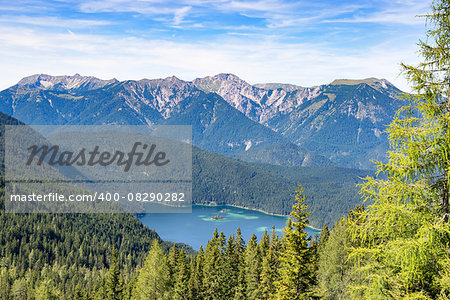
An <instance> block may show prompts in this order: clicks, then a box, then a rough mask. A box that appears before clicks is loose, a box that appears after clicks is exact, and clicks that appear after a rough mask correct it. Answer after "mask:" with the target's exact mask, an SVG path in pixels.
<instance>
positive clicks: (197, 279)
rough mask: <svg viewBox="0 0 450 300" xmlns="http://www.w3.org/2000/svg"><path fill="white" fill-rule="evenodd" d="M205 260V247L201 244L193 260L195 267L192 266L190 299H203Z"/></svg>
mask: <svg viewBox="0 0 450 300" xmlns="http://www.w3.org/2000/svg"><path fill="white" fill-rule="evenodd" d="M204 261H205V260H204V252H203V247H202V246H200V249H199V250H198V254H197V257H196V258H195V260H193V267H191V277H190V279H189V299H192V300H199V299H203V267H204Z"/></svg>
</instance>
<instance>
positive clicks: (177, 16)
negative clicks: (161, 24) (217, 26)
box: [173, 6, 192, 25]
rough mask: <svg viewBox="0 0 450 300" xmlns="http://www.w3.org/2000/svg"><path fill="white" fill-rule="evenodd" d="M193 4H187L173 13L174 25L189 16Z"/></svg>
mask: <svg viewBox="0 0 450 300" xmlns="http://www.w3.org/2000/svg"><path fill="white" fill-rule="evenodd" d="M191 8H192V6H185V7H182V8H179V9H176V10H175V13H174V14H173V23H174V25H180V24H181V23H182V22H183V19H184V18H185V17H186V16H187V14H188V12H189V11H190V10H191Z"/></svg>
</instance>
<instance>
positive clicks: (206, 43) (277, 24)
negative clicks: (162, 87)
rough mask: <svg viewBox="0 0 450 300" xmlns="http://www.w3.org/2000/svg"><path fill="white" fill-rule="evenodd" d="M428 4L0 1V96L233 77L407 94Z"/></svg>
mask: <svg viewBox="0 0 450 300" xmlns="http://www.w3.org/2000/svg"><path fill="white" fill-rule="evenodd" d="M430 4H431V2H430V1H426V0H425V1H424V0H386V1H385V0H381V1H369V0H360V1H341V0H334V1H331V0H326V1H320V0H316V1H310V0H308V1H306V0H304V1H302V0H299V1H290V0H289V1H287V0H286V1H272V0H255V1H247V0H242V1H228V0H182V1H163V0H134V1H129V0H98V1H84V0H80V1H71V0H62V1H39V0H25V1H21V0H18V1H4V0H0V45H1V47H0V67H1V70H2V72H1V74H0V89H4V88H7V87H9V86H11V85H13V84H15V83H16V82H17V81H18V80H20V79H21V78H22V77H25V76H28V75H31V74H36V73H47V74H51V75H63V74H75V73H79V74H81V75H91V76H97V77H99V78H103V79H110V78H113V77H115V78H117V79H119V80H125V79H141V78H150V79H151V78H164V77H168V76H171V75H175V76H177V77H179V78H181V79H184V80H192V79H194V78H196V77H203V76H208V75H215V74H218V73H233V74H236V75H237V76H239V77H241V78H242V79H244V80H246V81H248V82H249V83H262V82H283V83H293V84H297V85H301V86H313V85H319V84H324V83H328V82H331V81H332V80H334V79H337V78H367V77H379V78H386V79H388V80H389V81H391V82H393V83H394V84H396V85H397V86H399V87H400V88H402V89H404V90H408V87H407V83H406V81H405V80H404V79H403V77H402V76H399V71H400V68H399V64H400V62H406V63H411V64H414V63H417V62H418V61H419V58H418V57H417V49H418V48H417V46H416V43H417V42H418V40H419V38H423V37H424V32H425V20H424V19H423V18H417V17H416V15H420V14H424V13H426V12H428V11H429V6H430Z"/></svg>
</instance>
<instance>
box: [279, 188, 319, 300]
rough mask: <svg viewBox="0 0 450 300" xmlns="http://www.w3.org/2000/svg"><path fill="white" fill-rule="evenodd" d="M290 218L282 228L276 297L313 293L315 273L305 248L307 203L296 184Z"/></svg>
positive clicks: (291, 298) (308, 295) (293, 298)
mask: <svg viewBox="0 0 450 300" xmlns="http://www.w3.org/2000/svg"><path fill="white" fill-rule="evenodd" d="M295 201H296V202H295V203H294V205H293V206H292V212H291V218H290V219H289V220H288V223H287V225H286V227H285V228H284V239H283V241H284V244H285V245H284V249H283V252H282V253H281V257H280V260H281V261H280V280H279V281H278V282H277V290H278V292H277V299H286V300H288V299H289V300H295V299H307V298H309V297H312V296H313V287H314V284H315V274H314V272H313V264H312V263H313V262H312V259H313V255H312V252H311V249H309V247H308V241H309V240H308V234H307V233H306V232H305V228H306V227H307V226H308V215H309V214H310V213H309V212H306V209H307V205H306V204H305V203H304V202H305V197H304V196H303V189H302V187H301V186H300V185H299V186H298V189H297V195H296V196H295Z"/></svg>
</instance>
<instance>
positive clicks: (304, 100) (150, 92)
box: [0, 73, 401, 169]
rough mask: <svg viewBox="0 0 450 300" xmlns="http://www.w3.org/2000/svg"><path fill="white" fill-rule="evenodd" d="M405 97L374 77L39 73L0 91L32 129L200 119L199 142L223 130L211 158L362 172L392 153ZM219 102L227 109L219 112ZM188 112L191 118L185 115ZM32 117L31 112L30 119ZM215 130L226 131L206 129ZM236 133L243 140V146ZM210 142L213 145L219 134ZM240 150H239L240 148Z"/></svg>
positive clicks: (5, 105) (5, 106) (4, 104)
mask: <svg viewBox="0 0 450 300" xmlns="http://www.w3.org/2000/svg"><path fill="white" fill-rule="evenodd" d="M400 92H401V91H400V90H398V89H397V88H396V87H395V86H394V85H392V84H391V83H390V82H389V81H387V80H386V79H377V78H366V79H357V80H354V79H337V80H335V81H333V82H331V83H329V84H324V85H319V86H314V87H301V86H297V85H289V84H277V83H275V84H274V83H272V84H257V85H251V84H249V83H247V82H246V81H244V80H242V79H241V78H239V77H238V76H236V75H233V74H227V73H221V74H217V75H214V76H207V77H203V78H197V79H194V80H192V81H184V80H181V79H179V78H177V77H175V76H171V77H167V78H160V79H141V80H126V81H117V80H116V79H110V80H101V79H98V78H95V77H89V76H80V75H78V74H75V75H73V76H50V75H45V74H37V75H32V76H29V77H26V78H24V79H22V80H21V81H19V83H18V84H17V85H15V86H13V87H11V88H9V89H7V90H4V91H2V92H0V102H1V103H0V111H2V112H4V113H7V114H10V115H13V116H15V117H17V118H19V119H21V118H25V119H24V120H23V121H25V122H26V123H30V122H35V123H36V122H44V124H45V122H46V119H49V118H51V119H52V120H55V122H56V123H58V122H59V123H64V124H71V123H73V124H91V123H94V124H136V125H138V124H161V123H172V124H180V122H181V120H182V119H183V120H184V121H185V122H193V121H194V119H195V120H196V121H195V122H196V124H197V125H199V127H200V128H203V129H202V130H201V131H200V132H198V134H197V137H200V138H201V135H202V134H206V133H207V131H205V130H207V127H208V126H209V128H210V129H211V128H215V129H216V130H219V131H221V134H220V136H219V137H218V138H216V139H214V143H216V144H218V145H221V146H220V147H222V148H221V149H215V148H214V147H215V146H214V145H211V144H214V143H211V142H209V143H210V145H207V146H206V148H204V149H205V150H208V151H212V152H217V153H219V154H226V153H234V154H236V153H237V152H241V153H240V154H236V155H238V157H240V158H241V159H245V160H248V161H255V158H257V159H259V160H264V159H267V157H271V158H270V159H271V160H270V161H269V162H272V163H277V164H280V163H281V164H283V163H286V164H288V165H289V164H299V163H300V164H303V163H304V162H305V159H304V158H305V157H307V156H308V157H317V156H316V155H307V154H305V153H306V152H307V151H310V152H316V154H318V155H323V156H325V158H327V159H328V160H331V161H333V162H334V163H335V164H340V165H343V166H346V167H357V168H362V169H366V168H371V166H372V165H371V163H370V162H369V160H370V159H377V160H382V159H383V158H384V157H385V156H384V154H383V153H384V152H386V150H387V149H388V147H389V145H388V143H387V138H386V136H385V134H384V133H383V132H384V130H385V126H386V125H387V124H389V123H390V122H391V120H392V118H393V116H394V113H395V111H396V110H397V109H398V107H399V104H400V102H399V101H396V100H398V99H399V94H400ZM214 95H217V96H218V97H219V98H217V97H216V96H214ZM211 101H212V102H214V103H215V104H213V103H212V102H211ZM222 101H224V102H225V103H227V104H228V106H229V107H230V108H231V109H228V108H227V107H226V106H224V105H222V104H219V103H220V102H222ZM68 102H70V103H71V105H68V104H67V103H68ZM208 103H209V104H208ZM193 104H195V105H193ZM188 108H190V113H191V115H190V116H187V115H186V114H185V113H184V112H183V109H188ZM207 109H210V110H211V111H209V112H207V111H206V110H207ZM217 109H219V110H217ZM233 109H234V110H236V111H237V112H239V114H242V115H243V116H245V118H247V119H248V121H247V120H245V119H243V118H242V117H241V116H239V114H236V112H234V111H233ZM30 111H34V113H33V115H32V116H31V115H29V114H30ZM105 112H107V113H106V114H105ZM81 113H82V114H81ZM27 114H28V116H27ZM198 116H201V117H200V118H199V117H198ZM180 118H181V119H180ZM202 118H203V119H202ZM176 120H178V121H176ZM249 121H252V122H254V123H258V124H260V125H261V126H263V127H265V128H267V129H269V130H270V131H267V130H266V129H264V128H263V127H258V126H256V125H255V124H253V123H251V122H249ZM233 122H234V124H233ZM219 123H220V124H221V126H222V127H223V128H222V130H220V128H219V127H218V126H212V127H211V126H210V125H211V124H219ZM245 127H251V128H252V130H250V132H247V133H245V132H244V129H242V128H245ZM225 131H228V133H226V132H225ZM262 132H266V133H264V134H263V135H268V136H270V138H269V140H266V141H265V142H264V141H263V142H261V140H259V139H258V138H257V137H258V136H261V134H262ZM272 132H274V133H275V134H274V133H272ZM231 134H238V135H240V136H239V141H236V139H234V138H232V137H231ZM252 134H253V135H254V136H252ZM207 135H208V137H209V138H211V137H215V134H214V132H209V134H207ZM286 142H287V143H293V144H295V145H296V147H300V148H301V149H300V148H299V149H298V151H297V150H295V151H297V152H298V153H302V154H300V156H299V157H300V160H295V163H294V162H292V161H291V162H288V161H289V159H285V160H284V161H282V162H279V161H277V159H276V158H275V157H273V156H274V153H275V152H277V153H279V152H280V148H279V147H278V148H277V147H274V145H275V144H277V145H278V144H279V145H281V144H284V143H286ZM202 143H203V144H202ZM207 143H208V141H207V140H206V139H203V141H201V142H200V143H198V145H199V146H200V147H205V145H206V144H207ZM236 144H239V147H237V148H235V145H236ZM224 145H225V146H224ZM226 145H228V146H226ZM257 146H259V148H258V147H257ZM227 147H228V148H227ZM261 147H265V148H261ZM225 148H227V149H225ZM233 148H234V149H233ZM236 149H238V150H236ZM287 149H291V150H289V151H292V149H293V148H292V146H288V147H287ZM249 150H250V151H249ZM267 155H269V156H267ZM294 156H296V154H294ZM320 160H321V159H319V161H320ZM306 161H307V160H306ZM313 161H314V159H313ZM321 161H324V160H321ZM263 162H267V161H263ZM313 164H314V162H313Z"/></svg>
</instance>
